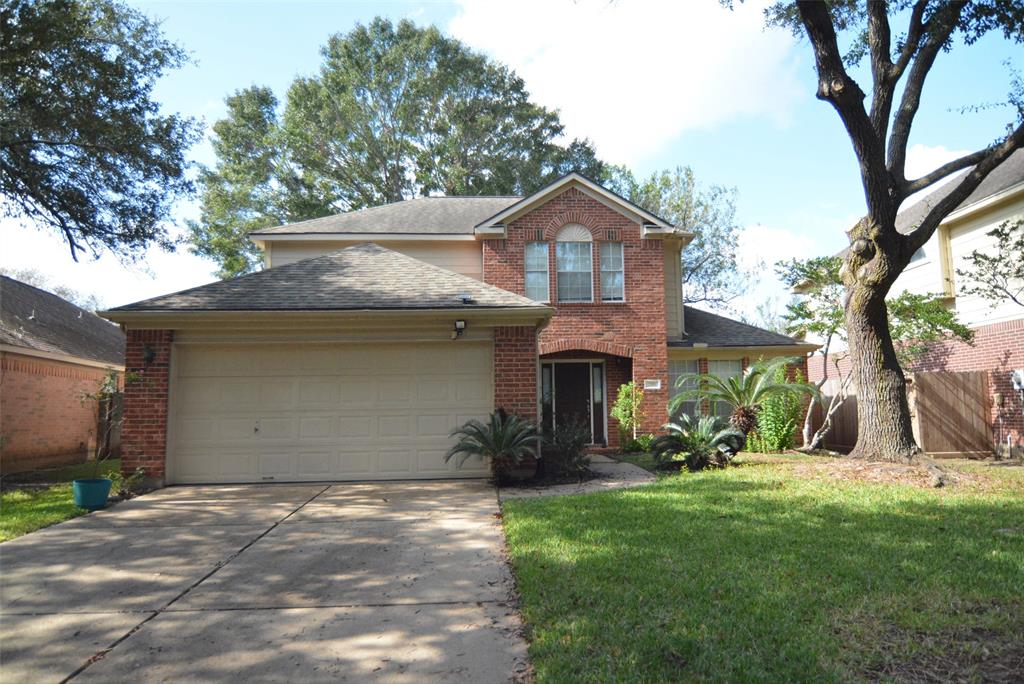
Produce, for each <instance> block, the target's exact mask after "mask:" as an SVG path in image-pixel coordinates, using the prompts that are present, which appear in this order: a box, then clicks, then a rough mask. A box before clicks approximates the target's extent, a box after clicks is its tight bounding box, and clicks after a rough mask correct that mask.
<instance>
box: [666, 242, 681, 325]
mask: <svg viewBox="0 0 1024 684" xmlns="http://www.w3.org/2000/svg"><path fill="white" fill-rule="evenodd" d="M664 251H665V324H666V325H665V327H666V331H667V332H668V338H669V339H670V340H671V339H678V338H680V337H681V336H682V333H683V274H682V263H681V261H680V258H681V254H680V246H679V243H677V242H671V241H668V240H666V241H665V250H664Z"/></svg>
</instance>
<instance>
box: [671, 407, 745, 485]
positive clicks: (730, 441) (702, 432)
mask: <svg viewBox="0 0 1024 684" xmlns="http://www.w3.org/2000/svg"><path fill="white" fill-rule="evenodd" d="M664 428H665V434H664V435H662V436H661V437H658V438H657V439H655V440H654V442H653V443H652V444H651V450H652V452H653V454H654V459H655V460H656V461H657V462H659V463H662V464H664V463H667V462H669V461H673V460H676V457H677V456H681V457H682V460H683V462H684V463H685V465H686V467H687V468H688V469H689V470H691V471H694V472H696V471H698V470H704V469H705V468H724V467H725V466H727V465H729V462H730V461H731V460H732V458H733V457H734V456H735V455H736V452H738V451H739V450H740V448H742V446H743V440H744V437H743V433H742V432H740V431H739V430H737V429H736V428H734V427H733V426H732V425H730V424H729V423H727V422H725V421H724V420H722V419H721V418H716V417H715V416H702V417H700V418H694V417H692V416H688V415H686V414H683V415H681V416H680V417H679V421H678V422H675V423H667V424H666V425H665V426H664Z"/></svg>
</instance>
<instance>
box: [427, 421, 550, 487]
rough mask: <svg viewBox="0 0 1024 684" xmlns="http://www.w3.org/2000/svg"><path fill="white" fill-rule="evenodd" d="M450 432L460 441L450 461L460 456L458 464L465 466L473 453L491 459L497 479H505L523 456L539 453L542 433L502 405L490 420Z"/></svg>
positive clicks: (470, 423)
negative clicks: (507, 411) (539, 441)
mask: <svg viewBox="0 0 1024 684" xmlns="http://www.w3.org/2000/svg"><path fill="white" fill-rule="evenodd" d="M448 436H449V437H452V438H455V439H457V440H458V441H456V442H455V444H454V445H453V446H452V448H451V449H449V450H448V453H447V454H445V457H444V460H445V461H446V462H447V461H450V460H451V459H453V458H455V459H458V462H457V463H456V465H457V466H458V467H460V468H461V467H462V464H463V463H465V462H466V460H467V459H468V458H470V457H473V456H475V457H477V458H479V459H481V460H483V459H490V461H491V473H492V474H493V475H494V479H495V480H496V481H498V482H503V481H505V480H507V479H508V476H509V473H510V472H511V470H512V469H513V468H514V467H515V466H517V465H519V464H520V463H522V461H523V459H526V458H530V457H536V455H537V442H538V438H539V436H540V435H539V433H538V432H537V428H536V427H534V425H533V424H532V423H530V422H529V421H527V420H524V419H523V418H520V417H519V416H516V415H509V414H508V413H506V412H505V410H504V409H498V410H497V411H495V412H494V413H492V414H491V415H490V417H489V418H488V419H487V421H486V422H483V421H479V420H470V421H468V422H466V423H465V424H464V425H462V426H461V427H458V428H456V429H454V430H452V431H451V434H449V435H448Z"/></svg>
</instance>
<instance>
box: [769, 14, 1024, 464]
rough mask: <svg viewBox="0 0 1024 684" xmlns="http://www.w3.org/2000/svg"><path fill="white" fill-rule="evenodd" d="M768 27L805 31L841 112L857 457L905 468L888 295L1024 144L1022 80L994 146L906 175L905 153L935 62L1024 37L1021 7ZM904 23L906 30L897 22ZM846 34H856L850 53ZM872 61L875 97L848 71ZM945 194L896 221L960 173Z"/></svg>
mask: <svg viewBox="0 0 1024 684" xmlns="http://www.w3.org/2000/svg"><path fill="white" fill-rule="evenodd" d="M768 19H769V22H770V23H772V24H775V25H781V26H788V27H790V28H793V29H794V30H795V31H797V32H798V33H803V34H804V35H806V37H807V38H808V40H809V41H810V44H811V47H812V48H813V52H814V60H815V67H816V71H817V76H818V87H817V97H818V99H820V100H822V101H824V102H826V103H828V104H829V105H831V106H832V107H833V109H834V110H835V112H836V114H838V116H839V119H840V121H841V122H842V124H843V126H844V127H845V129H846V133H847V134H848V136H849V139H850V142H851V144H852V146H853V150H854V152H855V153H856V157H857V161H858V163H859V166H860V178H861V183H862V185H863V189H864V197H865V200H866V204H867V212H866V214H865V216H864V217H863V218H862V219H861V220H860V221H859V222H858V223H857V225H856V226H855V227H854V228H853V229H852V230H851V231H850V232H849V238H850V248H849V250H848V251H847V254H846V257H845V263H844V266H843V282H844V285H845V289H846V292H845V299H844V317H845V321H846V331H847V334H848V340H849V346H850V354H851V357H852V361H853V367H854V372H855V373H856V381H857V387H858V411H859V424H858V434H857V446H856V449H855V450H854V452H853V454H852V455H853V456H855V457H862V458H867V459H873V460H885V461H903V460H908V459H913V458H915V457H916V456H917V455H918V454H919V453H920V450H919V449H918V447H917V445H916V443H915V442H914V436H913V433H912V431H911V422H910V410H909V407H908V404H907V394H906V380H905V378H904V375H903V371H902V370H901V368H900V364H899V360H898V357H897V354H896V350H895V348H894V346H893V341H892V336H891V334H890V330H889V325H888V318H889V317H888V312H887V308H886V295H888V294H889V291H890V289H891V288H892V286H893V283H894V282H895V281H896V279H897V277H899V275H900V273H902V272H903V269H904V268H905V267H906V266H907V264H908V263H909V262H910V258H911V256H912V255H913V254H914V252H915V251H917V249H919V248H920V247H921V246H923V245H924V244H925V243H926V242H928V240H929V238H931V236H932V235H933V234H934V233H935V231H936V229H937V228H938V226H939V223H940V222H941V221H942V220H943V219H944V218H945V217H946V216H948V215H949V214H950V213H951V212H952V211H953V210H954V209H955V208H956V207H957V206H959V205H960V204H961V203H962V202H963V201H964V200H965V199H966V198H967V197H968V196H969V195H970V194H971V192H973V191H974V190H975V189H976V188H977V187H978V185H980V184H981V182H982V181H983V180H984V179H985V177H986V176H988V174H989V173H991V172H992V170H993V169H995V168H996V167H997V166H999V164H1001V163H1002V162H1003V161H1004V160H1006V159H1007V158H1009V157H1010V155H1011V154H1013V152H1014V151H1015V150H1017V149H1018V148H1021V147H1024V123H1022V121H1024V110H1022V108H1021V104H1022V97H1021V95H1022V94H1021V93H1020V92H1019V83H1017V84H1015V87H1016V88H1017V90H1018V92H1015V93H1011V96H1010V98H1009V102H1008V104H1009V105H1010V106H1011V108H1015V109H1016V110H1017V111H1016V112H1014V115H1013V116H1015V120H1014V122H1013V123H1011V124H1010V125H1009V126H1008V127H1007V131H1006V132H1004V133H1003V134H1002V135H999V132H998V131H992V135H993V136H994V137H995V136H997V135H998V138H997V139H996V140H995V141H994V142H993V143H992V144H990V145H987V146H986V147H984V148H983V149H979V150H977V151H976V152H972V153H970V154H967V155H964V156H963V157H961V158H959V159H956V160H954V161H951V162H949V163H946V164H943V165H942V166H940V167H939V168H937V169H935V170H934V171H932V172H930V173H927V174H925V175H923V176H921V177H919V178H907V174H906V160H907V145H908V141H909V138H910V133H911V129H912V127H913V124H914V119H915V117H916V116H917V114H918V110H919V107H920V105H921V94H922V92H923V91H924V87H925V82H926V80H927V78H928V75H929V73H930V72H931V71H932V68H933V67H934V65H935V63H936V60H937V59H939V57H940V55H941V54H942V53H944V52H948V51H950V50H951V49H953V48H954V47H958V44H966V45H970V44H972V43H974V42H976V41H977V40H978V39H979V38H981V37H982V36H983V35H985V34H987V33H990V32H998V33H1001V34H1002V35H1003V36H1004V37H1005V38H1006V39H1007V40H1011V41H1014V42H1017V43H1019V42H1022V41H1024V4H1021V3H1020V2H1014V1H1012V0H978V1H977V2H966V1H965V0H916V1H915V2H911V1H909V0H902V1H898V2H884V1H881V0H873V1H871V2H863V1H857V0H831V1H830V2H821V1H820V0H801V1H799V2H795V3H793V2H780V3H777V4H776V5H774V6H773V7H772V8H770V9H769V10H768ZM897 21H899V22H901V23H902V24H903V26H902V27H899V26H895V27H894V23H895V22H897ZM839 34H846V35H847V36H849V37H850V40H851V44H852V48H851V49H850V50H848V51H847V52H846V53H845V54H844V52H843V50H842V49H841V48H840V39H839ZM861 59H867V60H868V61H869V62H870V73H871V88H870V94H866V93H865V91H864V89H863V88H861V86H860V85H859V84H858V83H857V82H856V81H855V80H854V78H853V77H852V76H851V75H850V71H849V70H848V66H850V65H853V64H856V63H857V62H859V61H860V60H861ZM958 172H963V173H961V175H960V176H958V177H956V178H954V179H952V180H950V181H949V189H948V191H946V189H945V188H944V195H943V196H942V197H941V199H939V200H938V201H936V202H935V203H934V204H933V205H932V206H931V209H930V210H929V211H928V212H927V214H925V216H924V217H923V218H922V219H921V220H920V222H919V223H918V224H917V225H916V226H913V227H912V229H911V230H910V231H909V232H905V233H901V232H899V231H898V230H897V229H896V214H897V212H898V211H899V209H900V206H901V205H902V204H903V202H904V201H905V200H906V199H907V198H908V197H910V196H911V195H912V194H914V193H916V192H920V191H922V190H925V189H927V188H930V187H932V186H933V185H935V184H936V183H938V182H939V181H942V180H943V179H946V178H949V177H950V176H952V175H953V174H957V173H958Z"/></svg>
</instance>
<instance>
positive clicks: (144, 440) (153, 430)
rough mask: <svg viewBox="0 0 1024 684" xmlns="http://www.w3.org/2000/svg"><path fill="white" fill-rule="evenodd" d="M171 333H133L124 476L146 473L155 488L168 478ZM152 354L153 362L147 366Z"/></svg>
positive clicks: (128, 363)
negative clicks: (138, 470) (141, 470)
mask: <svg viewBox="0 0 1024 684" xmlns="http://www.w3.org/2000/svg"><path fill="white" fill-rule="evenodd" d="M173 337H174V333H173V332H172V331H170V330H129V331H128V341H127V347H126V349H125V370H126V371H127V372H128V373H129V374H130V375H129V377H128V379H127V380H126V382H125V389H124V425H123V427H122V429H121V472H123V473H124V474H125V475H131V474H132V473H134V472H135V470H136V469H137V468H140V467H141V468H143V469H145V471H146V477H147V479H149V480H150V481H151V482H152V483H154V484H161V483H162V482H163V480H164V476H165V472H166V470H165V465H166V456H167V389H168V384H169V380H170V365H171V341H172V339H173ZM147 351H148V353H149V354H150V355H151V356H152V359H151V360H150V361H149V362H147V360H146V355H147Z"/></svg>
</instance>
